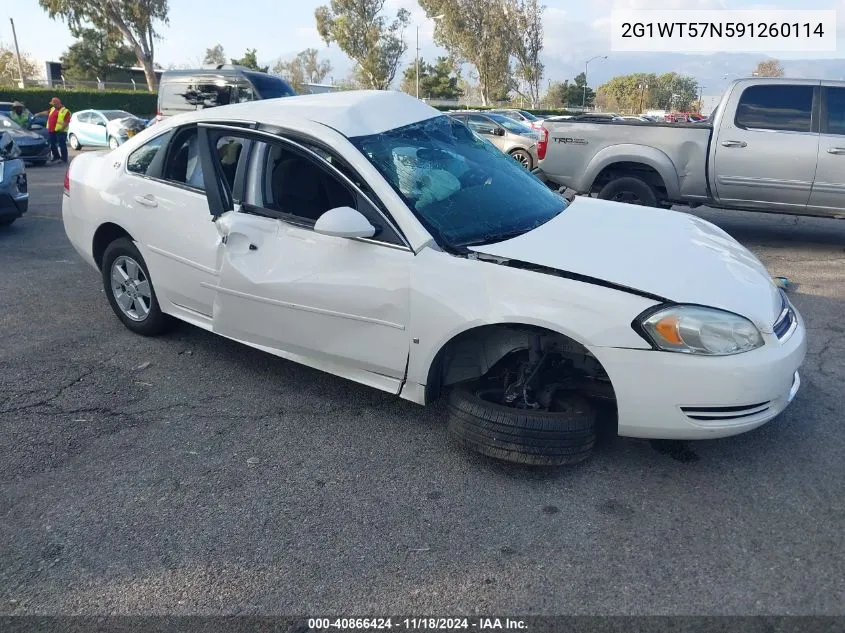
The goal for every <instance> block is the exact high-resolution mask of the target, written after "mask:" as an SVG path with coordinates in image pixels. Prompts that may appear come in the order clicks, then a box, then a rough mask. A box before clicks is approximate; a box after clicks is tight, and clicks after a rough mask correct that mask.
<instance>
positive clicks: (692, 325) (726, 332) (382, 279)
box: [63, 91, 806, 464]
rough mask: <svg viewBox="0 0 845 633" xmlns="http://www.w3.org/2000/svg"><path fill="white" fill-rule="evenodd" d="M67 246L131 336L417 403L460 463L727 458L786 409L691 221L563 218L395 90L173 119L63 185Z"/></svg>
mask: <svg viewBox="0 0 845 633" xmlns="http://www.w3.org/2000/svg"><path fill="white" fill-rule="evenodd" d="M63 218H64V225H65V230H66V232H67V235H68V237H69V238H70V241H71V243H72V244H73V246H74V247H75V248H76V250H77V251H78V252H79V254H80V255H81V256H82V257H83V258H84V259H85V260H86V261H87V262H88V263H90V264H91V265H92V266H93V267H94V268H96V269H97V270H99V271H100V272H101V274H102V279H103V285H104V287H105V292H106V295H107V297H108V299H109V302H110V303H111V306H112V309H113V310H114V312H115V314H116V315H117V317H118V318H119V319H120V320H121V321H122V322H123V323H124V324H125V325H126V327H127V328H129V329H130V330H132V331H133V332H137V333H138V334H143V335H152V334H156V333H158V332H161V331H162V330H163V329H164V328H165V327H166V326H167V325H168V323H169V322H171V321H172V319H173V318H176V319H181V320H183V321H187V322H188V323H191V324H193V325H196V326H197V327H201V328H204V329H206V330H209V331H211V332H214V333H217V334H220V335H221V336H225V337H227V338H230V339H233V340H236V341H240V342H242V343H244V344H246V345H250V346H252V347H256V348H258V349H261V350H265V351H266V352H269V353H271V354H276V355H278V356H281V357H283V358H287V359H290V360H293V361H296V362H298V363H302V364H304V365H309V366H311V367H316V368H318V369H321V370H324V371H327V372H331V373H333V374H337V375H338V376H342V377H344V378H348V379H351V380H355V381H358V382H360V383H363V384H365V385H369V386H371V387H375V388H378V389H383V390H385V391H389V392H391V393H394V394H398V395H399V396H401V397H403V398H406V399H408V400H411V401H413V402H416V403H419V404H426V403H429V402H431V401H432V400H434V399H435V398H437V397H438V396H439V395H440V394H441V393H444V394H448V412H449V413H448V426H449V429H450V432H451V433H452V435H453V436H454V437H455V438H456V439H457V440H459V441H460V442H462V443H463V444H465V445H466V446H469V447H471V448H474V449H475V450H478V451H481V452H483V453H486V454H488V455H491V456H494V457H498V458H501V459H505V460H510V461H516V462H522V463H531V464H563V463H572V462H575V461H578V460H581V459H583V458H585V457H586V456H587V455H588V454H589V452H590V450H591V449H592V447H593V443H594V440H595V425H596V409H597V401H598V400H606V401H612V402H615V408H616V411H617V424H618V433H619V434H620V435H624V436H633V437H643V438H665V439H699V438H716V437H724V436H729V435H733V434H737V433H742V432H744V431H748V430H750V429H753V428H755V427H758V426H760V425H762V424H764V423H766V422H767V421H769V420H771V419H772V418H774V417H775V416H777V415H778V414H779V413H780V412H781V411H783V410H784V408H785V407H786V406H787V405H788V404H789V402H790V401H791V400H792V398H793V396H794V395H795V393H796V391H797V390H798V386H799V382H800V381H799V377H798V369H799V366H800V365H801V363H802V361H803V359H804V354H805V347H806V343H805V329H804V325H803V322H802V319H801V317H800V315H799V314H798V312H797V311H796V310H795V308H794V307H793V306H792V305H791V304H790V301H789V299H788V298H787V297H786V295H785V294H784V293H783V292H781V291H780V290H779V289H778V288H777V287H776V286H775V285H774V284H773V283H772V280H771V278H770V276H769V274H768V273H767V272H766V269H765V268H764V267H763V265H762V264H761V263H760V262H759V260H758V259H757V258H756V257H754V256H753V255H752V254H751V253H750V252H749V251H748V250H746V249H745V248H744V247H742V246H741V245H740V244H739V243H737V242H736V241H735V240H733V239H732V238H731V237H730V236H728V235H727V234H726V233H725V232H724V231H722V230H721V229H719V228H717V227H715V226H713V225H712V224H710V223H708V222H705V221H703V220H701V219H698V218H696V217H693V216H690V215H686V214H683V213H678V212H674V211H665V210H658V209H652V208H645V207H639V206H630V205H625V204H619V203H615V202H609V201H603V200H596V199H591V198H578V199H576V200H575V201H574V202H572V203H571V204H567V201H566V200H564V199H563V198H562V197H560V196H559V195H558V194H557V193H555V192H553V191H551V190H550V189H548V188H547V187H546V186H544V185H543V184H542V183H541V182H540V181H539V180H538V179H537V178H536V177H535V176H533V175H532V174H531V173H529V172H528V171H527V170H525V168H524V167H522V166H521V165H520V164H519V163H517V162H516V161H514V160H513V159H511V158H509V157H508V156H506V155H504V154H502V153H500V152H499V151H498V150H497V149H495V148H494V147H493V146H492V145H490V144H489V143H488V142H486V141H484V140H481V139H480V138H479V137H477V136H475V135H474V134H473V133H472V132H471V131H470V130H469V129H468V128H466V127H465V126H464V125H463V124H461V123H459V122H456V121H454V120H452V119H450V118H448V117H446V116H444V115H442V114H441V113H439V112H438V111H437V110H434V109H432V108H430V107H429V106H427V105H425V104H423V103H422V102H420V101H418V100H416V99H413V98H411V97H408V96H405V95H402V94H401V93H396V92H370V91H362V92H346V93H338V94H325V95H311V96H301V97H290V98H285V99H273V100H268V101H256V102H251V103H244V104H238V105H232V106H224V107H219V108H214V109H210V110H204V111H201V112H196V113H190V114H185V115H181V116H177V117H173V118H170V119H168V120H167V121H165V122H162V123H159V124H158V125H156V126H154V127H152V128H150V129H148V130H146V131H144V132H143V133H141V134H139V135H137V136H135V137H134V138H132V139H130V140H129V141H127V142H126V143H125V144H123V145H122V146H121V147H119V148H118V149H116V150H114V151H110V152H102V153H91V154H83V155H81V156H78V157H77V158H76V159H75V160H74V161H73V163H72V164H71V166H70V169H69V172H68V176H67V177H66V181H65V196H64V203H63Z"/></svg>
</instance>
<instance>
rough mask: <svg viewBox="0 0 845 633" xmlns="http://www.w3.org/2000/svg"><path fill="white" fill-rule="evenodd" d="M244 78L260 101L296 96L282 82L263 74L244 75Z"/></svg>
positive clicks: (287, 85) (250, 73) (286, 84)
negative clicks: (253, 88) (256, 93)
mask: <svg viewBox="0 0 845 633" xmlns="http://www.w3.org/2000/svg"><path fill="white" fill-rule="evenodd" d="M244 75H246V78H247V79H248V80H249V81H250V83H251V84H252V85H253V86H254V87H255V90H256V91H257V92H258V95H259V97H261V98H262V99H278V98H279V97H293V96H295V95H296V93H295V92H294V90H293V88H291V87H290V85H289V84H288V83H287V82H286V81H285V80H284V79H281V78H279V77H274V76H273V75H267V74H265V73H252V72H246V73H244Z"/></svg>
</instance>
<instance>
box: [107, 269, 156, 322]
mask: <svg viewBox="0 0 845 633" xmlns="http://www.w3.org/2000/svg"><path fill="white" fill-rule="evenodd" d="M111 290H112V294H113V296H114V299H115V301H116V302H117V305H118V307H119V308H120V311H121V312H123V314H125V315H126V316H127V317H129V318H130V319H132V320H133V321H143V320H144V319H146V318H147V317H148V316H149V314H150V308H151V307H152V293H151V291H150V281H149V279H148V278H147V275H146V273H145V272H144V269H143V268H141V266H140V265H139V264H138V262H136V261H135V260H134V259H132V258H131V257H127V256H126V255H121V256H120V257H118V258H117V259H115V260H114V262H113V263H112V265H111Z"/></svg>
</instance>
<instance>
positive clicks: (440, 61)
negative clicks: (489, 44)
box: [402, 57, 463, 100]
mask: <svg viewBox="0 0 845 633" xmlns="http://www.w3.org/2000/svg"><path fill="white" fill-rule="evenodd" d="M460 77H461V75H460V72H459V70H458V68H457V66H456V64H455V62H454V61H453V60H451V59H449V58H448V57H438V58H437V61H436V62H435V63H434V65H432V64H428V63H426V62H425V61H424V60H422V59H420V96H421V97H425V98H428V99H450V100H452V99H457V98H458V97H460V96H461V95H462V94H463V93H462V91H461V89H460V88H459V87H458V81H459V80H460ZM416 83H417V73H416V66H415V65H411V66H408V67H407V68H406V69H405V73H404V76H403V78H402V90H404V91H405V92H407V93H408V94H410V95H413V94H416Z"/></svg>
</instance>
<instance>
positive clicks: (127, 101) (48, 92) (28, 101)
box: [0, 86, 158, 117]
mask: <svg viewBox="0 0 845 633" xmlns="http://www.w3.org/2000/svg"><path fill="white" fill-rule="evenodd" d="M53 97H58V98H59V99H61V100H62V103H63V104H64V105H65V107H67V108H68V109H70V111H71V112H78V111H80V110H88V109H94V110H126V111H127V112H131V113H132V114H135V115H138V116H140V117H151V116H153V115H155V113H156V104H157V102H158V95H156V93H154V92H147V91H146V90H138V91H131V90H127V91H117V90H115V91H110V90H107V91H103V92H100V91H99V90H61V89H53V88H24V89H20V88H11V87H9V86H0V101H21V102H23V103H24V105H26V107H27V108H28V109H29V110H30V111H31V112H41V111H42V110H47V109H48V108H49V107H50V99H52V98H53Z"/></svg>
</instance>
